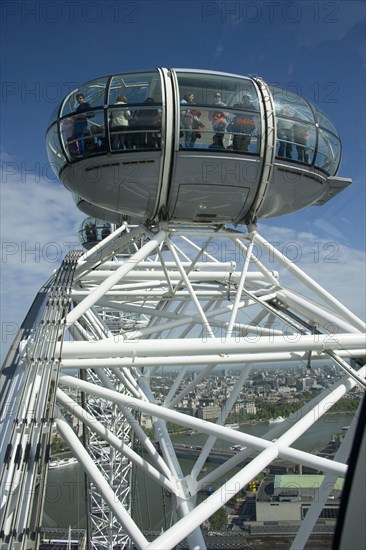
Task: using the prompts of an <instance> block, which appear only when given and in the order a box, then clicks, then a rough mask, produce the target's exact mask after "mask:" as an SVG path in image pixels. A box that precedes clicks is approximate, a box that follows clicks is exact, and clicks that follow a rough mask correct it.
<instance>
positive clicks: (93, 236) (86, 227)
mask: <svg viewBox="0 0 366 550" xmlns="http://www.w3.org/2000/svg"><path fill="white" fill-rule="evenodd" d="M111 232H112V226H111V224H110V223H109V222H106V221H104V220H98V219H96V218H92V217H89V218H86V219H85V220H84V221H82V222H81V224H80V228H79V241H80V243H81V245H82V246H83V247H84V248H86V249H87V250H90V248H92V247H93V246H95V245H96V244H98V243H100V242H101V241H102V240H103V239H105V238H106V237H108V236H109V235H110V234H111Z"/></svg>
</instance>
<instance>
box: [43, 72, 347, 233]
mask: <svg viewBox="0 0 366 550" xmlns="http://www.w3.org/2000/svg"><path fill="white" fill-rule="evenodd" d="M80 90H83V92H84V95H85V98H86V100H87V104H88V107H87V108H86V109H87V110H84V111H82V114H80V112H78V109H79V108H80V105H79V106H77V103H76V100H75V98H77V97H78V95H80ZM192 98H194V99H192ZM245 98H246V99H245ZM244 100H245V101H244ZM75 128H76V130H75ZM82 128H84V130H83V133H82ZM47 146H48V153H49V157H50V160H52V159H53V166H55V171H56V172H57V174H58V176H59V177H60V179H61V180H62V181H63V183H64V185H65V186H66V187H67V189H69V190H70V191H72V192H73V193H76V194H77V195H79V196H80V197H82V198H83V199H85V200H86V201H87V202H89V203H92V204H95V205H100V206H101V207H102V208H105V209H107V210H109V211H114V212H118V213H123V214H126V215H129V216H132V217H133V218H134V219H137V220H140V221H146V220H150V221H154V220H158V219H164V220H168V221H173V222H182V223H185V222H199V223H206V222H207V223H212V222H217V223H230V222H231V223H235V224H240V223H243V222H245V223H247V222H248V221H249V222H250V221H253V220H256V219H259V218H271V217H276V216H280V215H283V214H287V213H291V212H295V211H297V210H300V209H302V208H304V207H306V206H309V205H311V204H320V203H323V202H326V200H329V199H330V198H331V197H332V196H333V195H334V194H335V192H339V191H340V190H342V189H343V188H344V187H345V186H346V185H348V184H349V183H350V180H343V183H342V182H341V178H338V182H337V184H336V185H335V186H334V185H333V184H332V181H333V180H334V176H335V175H336V173H337V170H338V167H339V163H340V158H341V143H340V139H339V136H338V134H337V131H336V129H335V127H334V126H333V124H332V123H331V121H330V120H329V119H328V118H327V117H326V116H325V115H324V114H323V113H321V112H320V111H319V109H318V108H317V107H316V106H315V105H313V104H312V103H311V102H310V101H307V100H305V99H304V98H302V97H300V96H297V95H296V94H292V93H290V92H288V91H286V90H283V89H281V88H278V87H274V86H272V87H270V86H268V85H267V84H266V83H264V82H263V81H262V80H261V79H258V78H248V77H242V76H239V75H230V74H226V73H211V72H208V71H198V70H191V69H176V70H168V69H158V70H156V71H151V72H148V73H133V74H132V73H131V74H124V75H117V76H113V77H105V78H103V79H98V80H97V81H93V82H91V83H87V84H85V85H84V86H82V87H81V88H79V89H78V90H75V91H74V92H72V93H71V94H69V96H67V98H65V100H64V101H63V103H62V105H61V107H60V109H59V111H58V112H57V113H56V114H53V121H52V124H51V126H50V128H49V130H48V133H47ZM335 190H336V191H335Z"/></svg>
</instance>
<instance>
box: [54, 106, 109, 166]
mask: <svg viewBox="0 0 366 550" xmlns="http://www.w3.org/2000/svg"><path fill="white" fill-rule="evenodd" d="M60 134H61V140H62V143H63V146H64V148H65V151H66V153H67V155H68V158H69V160H73V159H76V158H78V159H80V158H81V157H87V156H89V155H95V154H98V153H105V151H106V137H105V124H104V111H103V110H102V111H100V110H97V111H93V110H90V111H87V112H84V113H82V114H76V115H72V116H70V117H66V118H63V119H62V120H61V121H60Z"/></svg>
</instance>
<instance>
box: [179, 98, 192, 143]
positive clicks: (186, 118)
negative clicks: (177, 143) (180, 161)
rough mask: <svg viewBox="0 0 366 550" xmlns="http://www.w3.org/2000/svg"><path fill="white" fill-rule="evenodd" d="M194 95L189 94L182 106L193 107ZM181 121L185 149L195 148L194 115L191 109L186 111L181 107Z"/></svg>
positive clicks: (183, 100)
mask: <svg viewBox="0 0 366 550" xmlns="http://www.w3.org/2000/svg"><path fill="white" fill-rule="evenodd" d="M193 102H194V95H193V93H192V92H187V93H186V94H185V96H184V97H183V99H182V100H181V102H180V104H181V106H182V105H193ZM180 121H181V128H182V130H181V133H182V134H183V135H182V136H181V137H184V147H186V148H190V147H193V146H194V143H195V140H192V123H193V120H192V115H191V113H190V109H184V108H182V107H181V110H180Z"/></svg>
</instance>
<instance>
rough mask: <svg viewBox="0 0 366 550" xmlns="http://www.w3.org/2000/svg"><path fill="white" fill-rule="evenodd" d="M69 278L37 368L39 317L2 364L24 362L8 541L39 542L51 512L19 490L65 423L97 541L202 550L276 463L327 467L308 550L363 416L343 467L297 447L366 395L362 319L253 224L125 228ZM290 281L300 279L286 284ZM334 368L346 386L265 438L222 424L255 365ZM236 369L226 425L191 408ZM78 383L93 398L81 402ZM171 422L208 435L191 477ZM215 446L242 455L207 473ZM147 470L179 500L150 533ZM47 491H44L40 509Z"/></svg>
mask: <svg viewBox="0 0 366 550" xmlns="http://www.w3.org/2000/svg"><path fill="white" fill-rule="evenodd" d="M233 251H234V253H233ZM233 258H234V260H233ZM265 258H267V260H268V261H265ZM72 269H73V272H72V277H70V280H69V282H68V285H66V287H65V289H64V290H63V292H64V296H63V300H64V301H65V297H67V300H66V301H67V303H68V306H69V307H68V308H66V309H65V307H64V308H63V309H60V304H59V303H58V302H57V301H53V302H52V301H51V303H50V305H49V308H50V310H51V321H50V323H49V327H51V328H52V327H54V326H55V323H54V322H53V320H52V319H53V318H54V317H55V316H56V313H57V314H58V317H57V321H56V323H58V324H57V327H56V329H54V331H53V332H52V331H44V332H43V333H42V334H43V336H42V338H43V342H52V343H53V345H52V346H50V345H45V344H43V348H42V349H40V351H38V352H37V353H39V358H38V359H37V361H38V363H37V364H38V370H36V371H35V370H34V369H35V368H36V367H35V361H34V346H35V334H36V333H37V330H38V329H37V328H36V324H37V323H36V317H35V318H34V326H35V328H34V330H31V331H30V332H29V333H26V332H22V333H21V335H20V336H19V341H18V343H17V344H16V349H17V350H18V352H17V353H15V354H14V353H13V355H11V354H10V355H11V357H10V355H9V356H8V358H7V360H6V363H5V365H10V362H12V364H13V367H14V365H15V367H14V368H15V374H14V375H13V377H12V384H11V385H10V390H8V392H7V393H5V392H3V396H2V400H3V401H4V402H6V403H10V402H11V403H12V411H13V414H12V415H7V416H6V417H5V420H4V423H3V430H2V434H3V441H5V445H3V447H2V455H3V456H2V459H3V460H2V462H3V464H4V465H3V469H2V477H1V483H2V510H1V513H2V515H1V522H2V527H1V529H2V537H3V541H4V544H5V547H8V546H7V545H9V547H11V548H37V545H38V544H39V540H40V534H39V527H40V521H41V520H40V517H41V516H40V513H38V516H37V518H38V519H36V520H35V519H34V506H35V505H34V506H33V508H32V503H31V501H27V502H25V500H24V499H22V498H21V495H20V491H21V483H27V484H28V485H27V486H29V487H31V486H32V487H33V486H35V485H36V481H37V476H39V475H40V474H42V476H43V479H45V478H46V470H47V464H48V461H49V437H50V430H51V424H52V421H55V422H56V427H57V430H58V432H59V433H60V434H61V436H62V437H63V438H64V440H65V441H66V442H67V444H68V445H69V446H70V449H71V450H72V452H73V454H74V456H75V457H76V458H77V459H78V461H79V464H80V465H81V466H82V468H83V469H84V470H85V473H86V477H87V480H88V481H87V483H88V493H87V494H88V520H89V525H88V537H89V544H90V548H113V547H114V548H141V549H145V548H146V549H158V550H162V549H169V548H174V547H175V546H176V545H178V544H179V543H180V542H181V541H183V540H184V539H187V541H188V545H189V548H206V546H205V541H204V537H203V534H202V531H201V526H202V524H204V523H205V522H206V520H208V518H209V517H210V516H211V515H212V514H213V513H214V512H215V511H216V510H218V509H219V508H221V507H222V506H223V505H224V503H225V502H227V501H228V500H229V499H230V498H231V497H232V496H233V495H234V494H235V493H237V492H238V491H239V490H240V489H241V488H242V487H244V486H245V485H246V484H248V483H249V481H251V480H252V479H253V478H254V477H255V476H256V475H258V474H259V473H260V472H262V471H263V470H264V469H265V468H267V467H268V465H269V464H271V463H272V462H273V461H274V460H275V459H277V458H282V459H286V460H289V461H292V462H294V463H296V464H303V465H306V466H309V467H312V468H315V469H317V470H319V471H321V472H323V473H324V474H325V480H324V482H323V484H322V486H321V487H320V488H319V490H318V498H315V499H314V503H313V504H312V506H311V508H310V511H309V512H308V514H307V516H306V518H305V519H304V520H303V522H302V524H301V527H300V529H299V532H298V534H297V537H296V539H295V541H296V542H294V543H293V544H294V545H295V544H296V546H293V547H294V548H295V547H296V548H297V549H299V548H303V547H304V545H305V543H306V541H307V539H308V537H309V535H310V533H311V532H312V528H313V526H314V524H315V522H316V519H317V518H318V517H319V514H320V512H321V509H322V503H324V501H325V499H326V498H327V496H328V495H329V494H330V491H331V490H332V487H333V485H334V483H335V482H336V480H337V478H339V477H344V476H345V474H346V472H347V459H348V455H349V452H350V447H351V443H352V434H353V432H354V429H355V426H354V424H355V423H352V425H351V427H350V429H349V431H348V433H347V436H346V437H345V439H344V440H343V443H342V445H341V447H340V449H339V451H338V453H337V454H336V456H335V458H334V460H330V459H325V458H321V457H319V456H315V455H313V454H311V453H308V452H304V451H299V450H296V449H295V448H293V447H292V444H293V443H294V442H295V441H296V440H297V439H298V438H299V437H300V436H301V435H302V434H303V433H304V432H306V431H307V430H308V429H309V428H310V427H311V426H312V425H313V424H314V423H315V422H316V421H317V420H318V419H319V418H320V417H321V416H322V414H324V413H325V412H326V411H327V410H328V409H329V405H330V403H331V404H334V403H336V402H337V401H338V400H339V399H340V398H341V397H343V396H344V395H345V394H346V393H348V392H349V391H350V390H351V389H352V388H354V387H355V386H356V385H358V386H360V387H362V388H363V389H364V388H365V370H366V367H365V366H364V363H363V358H364V357H365V355H366V352H365V325H364V323H363V322H362V321H361V320H360V319H358V318H357V317H356V316H355V315H353V314H352V313H351V312H350V311H349V310H348V309H347V308H346V307H345V306H343V305H342V304H341V303H340V302H339V301H338V300H336V299H335V298H334V297H332V296H331V295H330V294H329V293H328V292H327V291H326V290H324V289H323V288H321V287H320V286H319V285H318V283H316V282H315V281H314V280H312V279H311V278H310V277H309V276H307V275H306V274H305V273H304V272H302V271H301V270H300V269H299V267H298V266H296V265H295V264H294V263H292V262H291V261H290V260H288V259H287V258H286V257H285V256H283V255H282V253H281V252H279V251H278V250H276V249H275V248H274V247H273V246H272V245H270V244H269V243H268V242H267V241H266V240H265V239H264V238H263V237H262V236H261V235H260V234H259V233H258V232H257V230H256V229H254V230H253V231H250V232H248V233H245V232H241V231H239V230H237V229H232V228H230V227H226V226H211V227H210V226H197V225H196V226H195V227H194V228H192V227H191V226H183V225H172V224H168V223H160V224H159V225H157V226H154V227H147V226H144V225H141V226H129V225H128V224H127V223H123V224H122V226H121V227H120V228H119V229H117V230H116V231H114V232H113V233H112V234H111V235H110V236H109V237H107V238H106V239H104V240H103V241H102V242H101V243H100V244H98V245H97V246H96V247H94V248H93V249H91V250H90V251H88V252H86V253H85V254H83V255H82V256H79V255H78V254H76V255H75V258H74V260H73V268H72ZM56 276H57V274H56ZM285 278H286V281H290V282H289V284H286V286H285V285H284V284H282V280H283V279H285ZM301 287H302V288H301ZM47 292H48V291H47V290H46V291H45V294H47ZM39 309H40V310H41V309H42V308H39ZM60 312H61V313H60ZM60 327H61V328H62V330H61V328H60ZM38 336H39V335H38ZM14 349H15V348H14ZM15 357H16V358H15ZM327 359H330V360H331V361H332V362H333V363H334V364H335V365H336V366H337V367H338V368H339V373H340V374H341V377H340V379H339V380H338V381H337V382H335V383H334V384H333V386H332V387H330V388H328V389H326V390H324V391H323V392H322V393H320V394H319V395H317V396H316V397H315V398H313V399H312V400H311V401H310V402H308V403H307V404H306V405H305V406H304V407H303V408H302V409H300V410H299V411H297V412H296V413H294V414H292V415H291V416H290V417H289V418H288V419H286V420H285V421H284V422H282V423H280V424H276V425H275V427H271V428H270V429H269V431H268V432H267V433H266V434H265V435H264V436H263V437H254V436H251V435H249V434H247V433H245V432H239V431H236V430H234V429H232V428H230V427H229V426H225V421H226V419H227V416H228V414H229V412H230V410H231V409H232V408H233V407H234V405H235V402H236V400H237V399H238V397H239V394H240V392H241V390H242V387H243V384H244V382H245V380H246V379H247V377H248V375H249V373H250V371H251V369H252V368H253V367H256V368H258V367H261V366H263V365H265V368H271V366H273V365H274V364H275V363H278V362H282V363H286V365H288V366H291V365H293V366H296V365H298V364H299V363H302V364H308V365H309V366H310V365H313V364H317V363H321V362H324V361H325V360H327ZM39 365H41V366H40V367H39ZM161 367H164V368H174V370H175V371H178V375H177V377H176V378H175V379H174V382H173V383H172V386H171V387H170V388H169V390H168V392H167V395H166V397H165V401H164V402H163V403H158V402H157V401H156V396H154V393H153V389H152V384H151V381H152V379H153V377H154V375H155V374H156V373H157V372H158V371H159V369H160V368H161ZM230 367H235V368H239V375H238V379H237V382H236V383H235V385H234V386H233V387H232V390H231V392H230V394H229V395H228V396H227V399H226V400H225V402H224V403H223V404H222V408H221V412H220V414H219V418H218V420H217V422H216V423H211V422H207V421H205V420H202V419H200V418H196V417H193V416H189V415H187V414H184V413H183V412H180V411H179V405H180V404H181V403H182V401H183V400H184V399H185V398H186V397H187V396H188V395H189V393H190V392H191V391H194V390H195V388H197V386H198V385H199V384H203V383H205V380H206V379H207V378H208V377H210V375H211V374H212V372H213V370H214V369H218V368H230ZM67 369H72V370H71V371H69V370H67ZM70 372H71V373H72V374H70ZM75 372H77V373H78V374H77V375H76V374H75ZM192 372H193V374H192ZM32 373H33V374H32ZM31 374H32V376H34V379H35V381H36V386H34V388H35V387H37V395H38V396H40V399H39V400H38V401H39V405H38V408H34V407H33V405H34V403H33V401H32V396H31V395H29V394H28V397H25V398H24V399H23V402H21V400H19V399H18V398H17V395H18V394H19V389H21V388H23V393H24V384H25V383H26V381H27V380H29V376H31ZM4 387H5V386H4ZM76 390H77V391H79V392H81V395H82V396H83V398H82V400H81V402H77V401H76V400H75V397H74V395H75V391H76ZM24 395H25V393H24ZM46 413H47V414H46ZM141 414H143V415H146V416H150V417H151V419H152V424H153V428H154V435H153V436H152V437H151V438H149V437H148V435H146V433H145V432H144V430H143V429H142V428H141V424H140V422H139V419H140V415H141ZM75 419H76V420H78V421H81V422H82V424H83V429H84V439H83V441H80V439H79V438H78V437H77V435H76V434H75V432H74V430H73V429H72V425H73V423H74V422H75ZM168 421H172V422H174V423H176V424H180V425H182V426H184V427H186V428H187V429H189V430H195V431H198V432H199V433H202V434H205V435H206V436H207V438H206V440H205V443H204V444H203V446H202V450H201V452H200V454H199V456H198V458H197V460H196V461H195V462H194V463H192V469H191V472H190V473H189V474H188V475H184V474H183V472H182V468H181V464H180V460H179V458H178V457H177V454H176V450H175V448H174V446H173V443H172V440H171V437H170V434H169V432H168V430H167V422H168ZM217 438H220V439H222V440H226V441H228V442H230V443H231V445H234V444H236V445H240V446H241V447H242V450H241V451H240V452H239V453H237V454H235V455H234V456H231V457H230V458H228V460H227V461H226V462H225V463H223V464H221V465H220V466H218V467H217V468H216V469H215V470H214V471H213V472H210V473H208V474H205V470H204V464H205V461H206V459H207V457H208V455H209V453H210V451H211V450H212V448H213V446H214V444H215V441H216V439H217ZM156 442H158V444H159V446H158V447H159V452H158V451H157V447H156ZM137 444H138V445H139V446H140V447H141V448H143V450H144V452H143V453H139V452H138V446H137ZM26 449H28V451H27V452H26ZM147 457H148V458H147ZM248 458H250V460H249V462H247V463H246V465H245V466H243V465H242V463H243V461H244V460H246V459H248ZM239 465H241V467H240V468H239V470H238V469H237V467H238V466H239ZM135 468H136V469H140V470H141V471H142V472H144V475H146V476H147V477H148V478H150V479H151V480H152V482H154V483H156V484H158V485H159V486H160V487H161V488H162V491H161V492H162V494H163V493H164V492H169V494H171V495H172V499H171V503H172V512H173V514H172V521H171V525H170V526H168V528H167V529H166V530H165V532H163V533H161V534H159V535H156V536H155V538H154V539H153V540H151V537H150V539H149V540H148V539H147V537H146V536H145V534H144V532H143V529H142V527H141V526H140V525H138V523H137V521H136V520H135V519H134V517H133V506H132V501H133V499H134V495H133V494H132V489H131V487H132V485H131V480H132V472H133V470H134V469H135ZM234 470H235V471H234ZM223 476H225V478H226V481H225V483H223V484H222V485H221V486H220V487H219V488H217V490H216V491H215V492H214V493H213V494H211V495H210V496H208V497H207V499H206V500H205V501H204V502H202V503H200V504H197V494H198V492H199V491H200V490H202V489H203V488H205V487H207V486H208V485H210V484H212V483H217V481H218V479H220V478H222V477H223ZM38 479H39V478H38ZM24 480H25V481H24ZM44 485H45V484H44ZM44 490H45V489H44V487H43V493H42V490H39V492H38V493H37V494H38V501H37V504H36V509H37V510H38V511H39V510H41V509H42V507H43V505H44ZM146 498H147V499H148V498H149V495H147V497H146Z"/></svg>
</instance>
